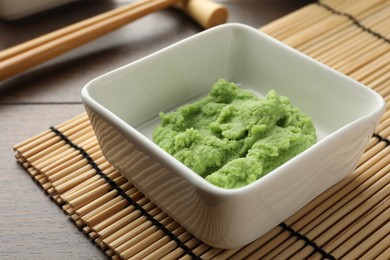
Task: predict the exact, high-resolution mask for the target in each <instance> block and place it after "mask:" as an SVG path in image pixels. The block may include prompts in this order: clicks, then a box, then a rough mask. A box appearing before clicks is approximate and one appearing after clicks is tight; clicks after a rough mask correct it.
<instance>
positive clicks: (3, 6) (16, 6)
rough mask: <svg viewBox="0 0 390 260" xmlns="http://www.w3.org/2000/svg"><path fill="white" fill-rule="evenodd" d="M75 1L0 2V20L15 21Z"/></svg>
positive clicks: (15, 0) (9, 0)
mask: <svg viewBox="0 0 390 260" xmlns="http://www.w3.org/2000/svg"><path fill="white" fill-rule="evenodd" d="M74 1H76V0H0V18H1V19H5V20H16V19H19V18H24V17H26V16H29V15H32V14H36V13H39V12H42V11H45V10H48V9H51V8H54V7H57V6H60V5H64V4H67V3H70V2H74Z"/></svg>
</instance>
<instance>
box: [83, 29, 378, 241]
mask: <svg viewBox="0 0 390 260" xmlns="http://www.w3.org/2000/svg"><path fill="white" fill-rule="evenodd" d="M220 78H224V79H227V80H230V81H234V82H237V83H240V84H241V86H242V88H246V89H251V90H253V91H255V92H256V93H258V94H259V95H264V94H265V93H266V92H268V91H269V90H270V89H275V90H276V91H277V93H278V94H280V95H285V96H288V97H289V98H290V99H291V101H292V103H293V105H294V106H296V107H298V108H300V109H301V111H302V112H304V113H305V114H307V115H309V116H310V117H311V118H312V119H313V121H314V124H315V126H316V129H317V134H318V141H317V143H316V144H315V145H313V146H312V147H311V148H309V149H308V150H306V151H304V152H303V153H301V154H299V155H298V156H296V157H295V158H293V159H291V160H290V161H288V162H287V163H285V164H283V165H282V166H280V167H278V168H277V169H275V170H274V171H272V172H270V173H269V174H268V175H266V176H265V177H262V178H261V179H259V180H257V181H256V182H254V183H252V184H250V185H247V186H245V187H242V188H238V189H231V190H229V189H223V188H219V187H216V186H214V185H212V184H210V183H208V182H207V181H206V180H204V179H203V178H202V177H200V176H198V175H197V174H196V173H194V172H193V171H192V170H190V169H189V168H187V167H186V166H184V165H183V164H182V163H180V162H179V161H177V160H176V159H174V158H173V157H172V156H171V155H169V154H168V153H166V152H165V151H163V150H162V149H161V148H159V147H158V146H157V145H156V144H154V143H153V141H152V137H151V136H152V132H153V129H154V127H155V125H156V124H157V123H158V113H159V112H160V111H165V112H166V111H170V110H172V109H174V108H176V107H178V106H180V105H182V104H184V103H187V102H191V101H192V100H194V99H196V98H198V97H199V96H201V95H205V94H206V93H207V92H208V91H209V90H210V87H211V86H212V84H213V83H214V82H216V81H217V80H218V79H220ZM82 99H83V101H84V103H85V107H86V110H87V112H88V114H89V117H90V119H91V122H92V125H93V129H94V131H95V133H96V135H97V138H98V140H99V144H100V146H101V149H102V150H103V152H104V154H105V156H106V158H107V159H108V160H109V161H110V162H111V163H112V164H113V165H114V166H115V167H116V168H117V169H118V170H119V171H120V172H121V173H122V174H124V176H126V177H127V178H128V179H130V180H131V181H132V182H133V183H134V185H135V186H136V187H138V188H139V189H140V190H141V191H142V192H143V193H144V194H145V195H146V196H147V197H149V198H150V199H151V200H152V201H153V202H154V203H156V204H157V205H158V206H159V207H161V208H162V209H163V210H164V211H166V212H167V213H168V214H169V215H170V216H172V217H173V218H174V219H175V220H176V221H177V222H179V223H180V224H181V225H183V226H184V227H185V228H187V229H188V230H189V231H190V232H192V233H193V234H194V235H195V236H196V237H198V238H199V239H201V240H203V241H204V242H206V243H208V244H210V245H212V246H215V247H219V248H234V247H238V246H243V245H245V244H247V243H250V242H251V241H253V240H255V239H256V238H258V237H260V236H261V235H263V234H264V233H266V232H267V231H269V230H270V229H272V228H273V227H275V226H276V225H277V224H279V223H281V222H282V221H284V220H285V219H286V218H288V217H289V216H290V215H292V214H293V213H294V212H296V211H297V210H299V209H300V208H301V207H303V206H304V205H305V204H307V203H308V202H309V201H310V200H312V199H313V198H315V197H316V196H317V195H319V194H320V193H322V192H323V191H325V190H326V189H328V188H329V187H331V186H332V185H334V184H335V183H337V182H338V181H340V180H341V179H342V178H344V177H345V176H347V175H348V174H349V173H351V172H352V171H353V169H354V167H355V166H356V163H357V161H358V159H359V157H360V156H361V154H362V153H363V151H364V148H365V146H366V145H367V143H368V141H369V139H370V137H371V136H372V134H373V131H374V128H375V126H376V124H377V123H378V121H379V119H380V117H381V116H382V114H383V112H384V106H385V105H384V101H383V99H382V97H380V96H379V95H378V94H377V93H375V92H374V91H372V90H371V89H369V88H367V87H365V86H363V85H362V84H360V83H358V82H356V81H354V80H352V79H350V78H348V77H346V76H344V75H342V74H341V73H338V72H337V71H335V70H332V69H330V68H328V67H326V66H324V65H322V64H320V63H319V62H317V61H315V60H313V59H311V58H309V57H307V56H305V55H303V54H301V53H299V52H298V51H296V50H294V49H293V48H290V47H288V46H286V45H284V44H283V43H281V42H279V41H277V40H275V39H273V38H271V37H269V36H267V35H265V34H264V33H261V32H260V31H258V30H256V29H253V28H251V27H248V26H244V25H239V24H227V25H222V26H218V27H215V28H213V29H209V30H207V31H204V32H202V33H199V34H198V35H195V36H193V37H190V38H188V39H186V40H184V41H181V42H178V43H176V44H174V45H172V46H170V47H168V48H165V49H163V50H161V51H159V52H157V53H155V54H153V55H150V56H148V57H146V58H143V59H141V60H139V61H137V62H134V63H131V64H129V65H126V66H124V67H121V68H119V69H116V70H114V71H112V72H109V73H107V74H105V75H103V76H100V77H98V78H96V79H94V80H92V81H91V82H89V83H88V84H87V85H86V86H85V88H84V89H83V91H82Z"/></svg>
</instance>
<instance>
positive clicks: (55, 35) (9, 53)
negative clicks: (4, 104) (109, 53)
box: [0, 0, 153, 61]
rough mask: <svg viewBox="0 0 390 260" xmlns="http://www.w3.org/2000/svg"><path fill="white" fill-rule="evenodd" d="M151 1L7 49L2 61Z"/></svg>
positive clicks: (104, 14) (146, 0) (92, 18)
mask: <svg viewBox="0 0 390 260" xmlns="http://www.w3.org/2000/svg"><path fill="white" fill-rule="evenodd" d="M151 1H153V0H144V1H141V2H136V3H134V4H132V5H126V6H123V7H119V8H116V9H114V10H111V11H108V12H105V13H103V14H100V15H96V16H94V17H91V18H89V19H86V20H84V21H80V22H78V23H75V24H73V25H69V26H67V27H64V28H62V29H59V30H57V31H54V32H51V33H48V34H45V35H43V36H40V37H38V38H35V39H33V40H30V41H27V42H24V43H21V44H19V45H16V46H14V47H11V48H9V49H6V50H4V51H2V52H0V61H3V60H5V59H8V58H10V57H12V56H15V55H18V54H20V53H22V52H25V51H27V50H30V49H32V48H35V47H37V46H39V45H42V44H44V43H46V42H49V41H53V40H54V39H57V38H60V37H62V36H64V35H67V34H70V33H72V32H75V31H77V30H80V29H83V28H85V27H87V26H91V25H92V24H95V23H98V22H101V21H103V20H106V19H109V18H110V17H113V16H115V15H118V14H120V13H123V12H126V11H128V10H131V9H133V8H136V7H139V6H142V5H143V4H145V3H146V2H151Z"/></svg>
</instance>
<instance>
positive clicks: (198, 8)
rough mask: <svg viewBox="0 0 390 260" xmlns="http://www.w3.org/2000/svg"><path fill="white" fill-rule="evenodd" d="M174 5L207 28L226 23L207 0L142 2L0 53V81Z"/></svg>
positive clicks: (219, 10) (223, 12) (222, 11)
mask: <svg viewBox="0 0 390 260" xmlns="http://www.w3.org/2000/svg"><path fill="white" fill-rule="evenodd" d="M174 4H176V5H177V7H178V8H179V9H181V10H183V11H184V12H186V13H187V14H189V15H190V16H192V17H193V18H194V19H195V20H197V21H198V23H200V24H201V25H202V26H204V27H206V28H207V27H211V26H214V25H216V24H220V23H224V22H225V21H226V20H227V10H226V8H224V7H223V6H222V5H220V4H217V3H214V2H211V1H207V0H141V1H139V2H136V3H133V4H130V5H127V6H124V7H120V8H117V9H115V10H111V11H108V12H106V13H103V14H100V15H97V16H94V17H92V18H89V19H87V20H84V21H81V22H78V23H76V24H73V25H70V26H67V27H65V28H63V29H59V30H57V31H54V32H52V33H49V34H46V35H44V36H41V37H38V38H36V39H33V40H30V41H28V42H25V43H22V44H20V45H17V46H15V47H12V48H9V49H7V50H4V51H2V52H0V80H4V79H7V78H10V77H12V76H15V75H17V74H18V73H20V72H23V71H25V70H27V69H30V68H32V67H34V66H36V65H39V64H41V63H43V62H45V61H48V60H50V59H52V58H54V57H56V56H59V55H61V54H63V53H65V52H67V51H69V50H71V49H74V48H76V47H78V46H80V45H82V44H85V43H87V42H89V41H91V40H93V39H96V38H98V37H100V36H102V35H104V34H106V33H109V32H111V31H113V30H115V29H117V28H119V27H121V26H123V25H126V24H127V23H129V22H132V21H134V20H136V19H138V18H141V17H143V16H145V15H147V14H150V13H152V12H155V11H158V10H162V9H164V8H167V7H169V6H173V5H174ZM189 9H191V10H189Z"/></svg>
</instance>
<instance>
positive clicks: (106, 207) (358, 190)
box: [14, 0, 390, 259]
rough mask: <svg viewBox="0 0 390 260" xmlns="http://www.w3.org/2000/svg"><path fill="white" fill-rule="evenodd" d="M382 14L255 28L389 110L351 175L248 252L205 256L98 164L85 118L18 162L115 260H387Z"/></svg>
mask: <svg viewBox="0 0 390 260" xmlns="http://www.w3.org/2000/svg"><path fill="white" fill-rule="evenodd" d="M389 8H390V2H389V1H383V0H382V1H379V0H373V1H368V0H365V1H364V0H345V1H336V0H327V1H321V2H320V3H317V4H311V5H308V6H306V7H304V8H302V9H300V10H298V11H296V12H294V13H291V14H289V15H287V16H285V17H283V18H281V19H279V20H277V21H275V22H273V23H271V24H269V25H267V26H265V27H263V28H261V29H262V30H263V31H265V32H266V33H268V34H270V35H272V36H274V37H276V38H278V39H279V40H281V41H284V42H287V43H288V44H290V45H291V46H292V47H294V48H297V49H298V50H300V51H302V52H304V53H306V54H308V55H310V56H312V57H313V58H315V59H318V60H320V61H322V62H324V63H326V64H327V65H329V66H331V67H334V68H336V69H338V70H340V71H341V72H343V73H345V74H346V75H348V76H350V77H352V78H355V79H356V80H359V81H361V82H362V83H364V84H366V85H367V86H369V87H371V88H372V89H374V90H376V91H377V92H378V93H380V94H381V95H382V96H383V97H384V99H385V100H386V101H387V104H388V105H387V109H386V112H385V114H384V116H383V118H382V120H381V121H380V123H379V125H378V126H377V128H376V129H375V134H374V136H373V137H372V138H371V140H370V142H369V144H368V146H367V148H366V150H365V152H364V154H363V156H362V157H361V158H360V161H359V163H358V166H357V168H356V169H355V171H354V172H353V173H352V174H351V175H350V176H348V177H346V178H345V179H343V180H342V181H340V182H339V183H337V184H336V185H334V186H333V187H331V188H329V189H328V190H327V191H325V192H324V193H323V194H321V195H320V196H318V197H317V198H315V199H314V200H313V201H311V202H310V203H309V204H307V205H306V206H305V207H303V208H302V209H301V210H299V211H298V212H297V213H295V214H294V215H293V216H291V217H290V218H288V219H286V220H285V221H284V222H283V223H281V224H280V225H279V226H277V227H275V228H274V229H272V230H271V231H269V232H268V233H266V234H265V235H264V236H262V237H260V238H259V239H257V240H256V241H254V242H252V243H251V244H249V245H247V246H244V247H241V248H236V249H231V250H221V249H217V248H212V247H210V246H208V245H207V244H205V243H203V242H201V241H199V240H198V239H197V238H195V237H194V236H193V235H192V234H190V233H189V232H188V231H186V230H185V229H184V228H183V227H181V226H180V225H178V224H177V223H176V222H175V221H174V220H173V219H171V218H170V217H169V216H168V215H167V214H166V213H164V212H163V211H161V210H160V209H159V208H158V207H156V205H154V204H153V203H152V202H151V201H150V200H149V199H148V198H146V197H145V196H143V194H142V193H141V192H139V191H138V190H137V189H136V188H135V187H134V186H133V185H132V184H131V183H130V182H128V181H127V180H126V179H125V178H123V177H122V176H121V175H120V173H119V172H117V171H116V170H115V168H114V167H112V166H111V165H110V164H109V163H108V162H107V161H106V160H105V158H104V156H103V155H102V153H101V151H100V149H99V147H98V144H97V141H96V138H95V136H94V135H93V134H92V133H93V131H92V128H91V125H90V124H89V121H88V118H87V115H86V114H82V115H79V116H77V117H75V118H73V119H71V120H69V121H67V122H64V123H63V124H60V125H58V126H56V127H55V128H51V129H49V130H47V131H46V132H44V133H42V134H39V135H37V136H35V137H32V138H30V139H28V140H26V141H24V142H22V143H21V144H18V145H15V147H14V149H15V150H16V157H17V158H18V160H19V162H20V163H21V164H22V165H23V167H24V168H26V170H27V171H28V172H29V173H30V175H31V176H32V177H33V179H35V180H36V181H37V182H38V183H39V184H40V185H41V186H42V188H43V189H44V190H45V191H46V192H47V193H48V194H49V195H50V197H51V198H52V200H53V201H55V202H56V203H57V204H58V205H60V206H61V207H62V208H63V210H64V212H66V214H68V215H69V216H70V218H71V219H72V220H73V221H74V222H75V223H76V225H78V226H79V227H80V229H81V230H82V231H83V232H84V233H85V234H87V235H88V236H89V237H90V239H91V240H93V241H94V242H95V243H96V244H97V245H98V246H99V247H100V248H101V249H102V250H104V252H105V253H106V254H107V255H108V256H109V257H111V258H113V259H117V258H123V259H128V258H134V259H140V258H142V259H143V258H145V259H156V258H162V259H173V258H174V259H176V258H181V259H187V258H194V257H198V258H204V259H210V258H217V259H227V258H232V259H244V258H245V259H260V258H261V259H262V258H264V259H273V258H276V259H284V258H294V259H304V258H311V259H320V258H324V257H325V258H335V259H339V258H345V259H388V258H389V256H390V234H389V233H390V221H389V220H390V217H389V216H390V199H389V198H390V174H389V172H390V109H389V104H390V103H389V102H390V73H389V72H390V64H389V63H388V61H389V58H390V53H389V49H390V44H389V42H388V40H387V39H388V37H389V34H390V31H389V28H388V26H386V24H388V22H389V17H388V15H387V14H388V12H389ZM349 16H352V18H351V17H349ZM354 19H355V20H354ZM356 21H358V22H359V24H357V23H356ZM91 162H92V163H91ZM156 170H158V169H156ZM98 171H100V173H98ZM107 179H109V180H112V183H109V182H107ZM113 187H115V188H113ZM173 238H174V239H173Z"/></svg>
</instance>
